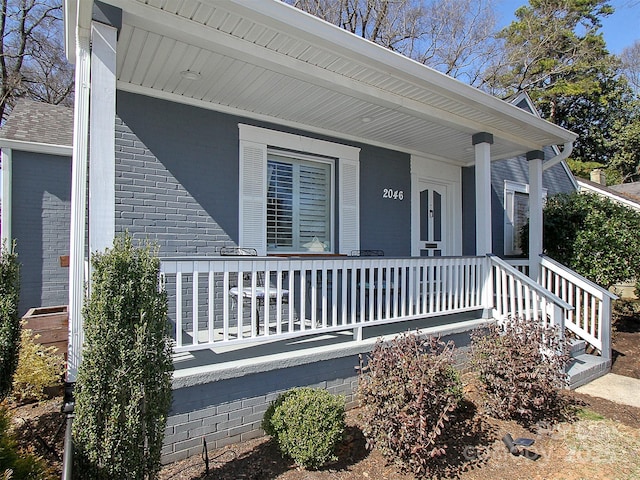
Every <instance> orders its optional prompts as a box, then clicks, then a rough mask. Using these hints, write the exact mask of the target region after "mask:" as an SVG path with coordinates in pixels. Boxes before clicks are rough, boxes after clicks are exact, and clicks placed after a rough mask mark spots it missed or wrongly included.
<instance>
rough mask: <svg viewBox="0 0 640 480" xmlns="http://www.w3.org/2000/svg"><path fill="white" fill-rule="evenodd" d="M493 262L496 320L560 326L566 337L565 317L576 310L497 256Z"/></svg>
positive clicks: (492, 282)
mask: <svg viewBox="0 0 640 480" xmlns="http://www.w3.org/2000/svg"><path fill="white" fill-rule="evenodd" d="M489 259H490V262H491V275H492V276H493V278H492V279H491V284H492V285H493V290H494V308H493V317H494V318H496V319H498V320H503V319H505V318H508V317H513V318H516V317H518V318H526V319H528V320H529V319H533V320H536V321H540V322H541V323H542V324H543V325H548V324H550V325H555V326H557V327H558V331H559V333H560V334H561V335H563V334H564V327H565V318H566V317H567V315H568V312H569V311H570V310H572V309H573V307H572V306H571V305H570V304H569V303H567V302H566V301H564V300H563V299H561V298H560V297H558V296H557V295H555V294H554V293H552V292H550V291H549V290H547V289H545V288H543V287H542V286H540V285H538V284H537V283H535V282H534V281H533V280H532V279H531V278H529V277H528V276H526V275H525V274H524V273H522V272H521V271H520V270H518V269H517V268H515V267H514V266H512V265H510V264H509V263H508V262H507V261H505V260H502V259H500V258H499V257H496V256H493V255H490V256H489Z"/></svg>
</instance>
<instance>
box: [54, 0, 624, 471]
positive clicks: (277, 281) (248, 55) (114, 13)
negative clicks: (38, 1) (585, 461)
mask: <svg viewBox="0 0 640 480" xmlns="http://www.w3.org/2000/svg"><path fill="white" fill-rule="evenodd" d="M65 12H66V19H67V21H66V23H65V29H66V31H65V35H66V46H67V56H68V57H69V59H70V60H71V61H72V62H74V63H75V64H76V101H75V120H74V121H75V124H74V130H75V132H76V137H75V140H74V145H73V170H72V182H73V185H74V186H77V188H76V189H74V190H73V193H72V198H71V220H70V228H71V243H70V295H69V297H70V301H69V313H70V338H69V340H70V350H69V377H70V378H71V379H73V378H74V375H75V372H76V370H77V366H78V364H79V362H80V361H81V353H82V317H81V314H80V312H81V307H82V285H83V282H84V280H85V278H84V271H85V270H84V263H85V260H86V256H85V252H86V250H87V248H88V250H89V251H95V250H102V249H104V248H106V247H108V246H110V245H111V243H112V240H113V238H114V236H115V235H117V234H120V233H122V232H124V231H125V230H128V231H129V232H130V233H131V234H132V235H133V236H134V237H136V238H139V239H144V238H149V239H151V240H153V241H155V242H157V243H158V244H159V245H160V254H161V256H162V281H163V284H164V286H165V288H166V289H167V292H168V295H169V302H170V306H169V310H170V314H169V315H170V320H171V322H172V327H173V336H174V339H175V347H174V350H175V366H176V371H175V374H174V379H173V386H174V400H173V406H172V410H171V417H170V419H169V426H168V429H167V432H166V439H165V450H164V458H165V461H171V460H175V459H179V458H184V457H186V456H189V455H195V454H198V453H200V452H201V449H202V444H203V440H205V439H206V441H207V444H208V445H209V446H222V445H225V444H228V443H231V442H237V441H241V440H243V439H247V438H251V437H253V436H256V435H261V434H262V432H261V430H260V419H261V415H262V413H263V412H264V410H265V409H266V407H267V405H268V402H270V401H271V400H272V399H274V398H275V397H276V396H277V395H278V393H280V392H282V391H284V390H286V389H288V388H290V387H293V386H300V385H314V386H321V387H323V388H327V389H329V390H330V391H333V392H336V393H341V394H343V395H345V396H346V398H347V401H348V402H349V403H350V404H352V403H353V402H354V398H353V391H354V385H355V382H356V381H357V378H356V373H355V372H356V371H355V367H356V366H357V365H358V355H359V354H361V353H364V354H366V353H367V352H368V351H370V349H371V347H372V345H373V344H374V342H375V341H376V339H378V338H385V337H387V336H392V335H395V334H397V333H398V332H401V331H406V330H407V329H417V328H419V329H420V330H421V331H422V332H423V333H432V334H441V335H446V336H449V337H450V338H455V339H456V342H457V343H458V344H459V345H465V344H466V342H467V340H468V334H469V332H470V330H472V329H473V328H475V327H477V326H480V325H484V324H486V322H492V321H499V320H501V319H504V318H506V317H508V316H510V315H511V316H513V315H521V316H528V317H532V318H535V319H538V320H539V321H541V322H552V323H555V324H558V325H559V326H560V327H561V331H564V330H565V329H568V330H570V331H572V332H573V333H574V334H575V335H577V336H578V337H580V338H583V339H584V342H588V343H590V344H591V345H592V346H593V347H594V349H595V351H597V352H598V355H597V356H592V357H593V358H594V359H595V360H594V361H593V362H594V364H595V365H597V367H596V368H597V369H598V372H601V371H603V370H606V368H608V366H609V365H610V343H609V340H610V324H609V323H608V322H609V321H610V316H609V315H610V300H611V296H610V295H608V294H606V293H604V292H602V290H601V289H599V288H598V287H597V286H595V285H593V284H590V283H589V282H587V281H586V280H584V279H582V278H581V277H579V276H577V275H576V274H574V273H573V272H571V271H569V270H568V269H566V268H565V267H563V266H562V265H558V264H557V263H555V262H553V261H552V260H550V259H548V258H546V257H544V256H540V254H541V253H542V202H543V199H544V195H545V194H551V193H553V192H555V191H563V190H567V189H572V188H575V184H574V181H573V179H572V177H571V175H570V174H569V173H568V170H566V168H565V167H564V166H563V164H562V162H563V160H564V159H565V158H566V157H567V156H568V155H569V154H570V152H571V149H572V145H573V141H574V140H575V138H576V137H575V135H574V134H573V133H571V132H568V131H566V130H563V129H562V128H559V127H557V126H555V125H552V124H550V123H548V122H546V121H544V120H542V119H540V118H539V117H538V116H536V115H535V114H533V113H532V112H531V111H527V110H526V108H525V109H523V108H518V106H516V105H512V104H509V103H506V102H504V101H502V100H499V99H496V98H494V97H491V96H489V95H487V94H485V93H483V92H481V91H479V90H477V89H474V88H472V87H470V86H467V85H464V84H462V83H460V82H458V81H456V80H453V79H451V78H449V77H447V76H445V75H442V74H440V73H438V72H436V71H434V70H432V69H430V68H428V67H425V66H424V65H421V64H418V63H416V62H413V61H411V60H409V59H407V58H405V57H402V56H400V55H397V54H396V53H394V52H391V51H389V50H387V49H384V48H381V47H379V46H378V45H375V44H373V43H370V42H368V41H366V40H363V39H362V38H359V37H357V36H354V35H352V34H350V33H348V32H346V31H344V30H341V29H339V28H337V27H335V26H332V25H330V24H328V23H326V22H323V21H322V20H319V19H317V18H315V17H312V16H310V15H307V14H305V13H303V12H301V11H298V10H296V9H295V8H293V7H290V6H289V5H286V4H284V3H282V2H280V1H276V0H262V1H260V2H247V1H244V0H220V1H215V2H213V1H206V0H205V1H197V0H177V1H174V2H157V1H154V0H147V1H143V0H140V1H139V0H125V1H115V0H113V1H111V0H110V1H107V2H97V1H96V2H92V1H90V0H86V1H85V0H67V1H65ZM514 101H515V102H516V103H521V102H523V101H524V102H525V103H526V99H523V98H518V99H514ZM522 106H523V105H520V107H522ZM525 106H526V105H525ZM89 139H90V141H89ZM508 159H515V160H508ZM502 162H505V163H504V164H503V163H502ZM508 162H510V163H508ZM553 172H555V173H553ZM545 192H546V193H545ZM87 199H88V202H87ZM87 211H88V212H89V215H88V234H87V232H86V230H85V226H86V222H85V220H86V212H87ZM527 215H528V216H529V218H530V222H531V233H532V234H531V235H530V244H529V252H531V255H530V257H529V258H527V259H523V260H520V261H518V262H512V263H513V264H517V267H518V268H515V267H514V266H513V265H512V264H510V263H508V262H507V261H505V259H504V258H502V257H505V258H506V257H508V256H512V255H517V253H518V248H519V245H518V244H517V235H515V233H514V232H515V231H517V229H518V224H519V222H522V219H523V217H526V216H527ZM230 247H231V249H230ZM238 247H240V248H242V249H244V250H239V249H238ZM234 248H235V249H234ZM228 253H232V255H228ZM374 254H375V256H373V255H374ZM496 254H497V255H496ZM523 272H526V274H525V273H523ZM583 306H592V307H588V312H587V311H585V310H583ZM583 364H586V361H585V362H583ZM576 378H577V377H576ZM584 378H586V374H584V375H582V377H581V379H580V381H583V380H584Z"/></svg>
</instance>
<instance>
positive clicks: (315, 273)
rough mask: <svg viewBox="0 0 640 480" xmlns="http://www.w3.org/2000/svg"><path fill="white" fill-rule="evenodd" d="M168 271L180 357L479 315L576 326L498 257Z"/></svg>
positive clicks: (329, 260)
mask: <svg viewBox="0 0 640 480" xmlns="http://www.w3.org/2000/svg"><path fill="white" fill-rule="evenodd" d="M161 265H162V266H161V269H162V277H163V281H164V284H165V288H166V289H167V292H168V296H169V313H170V318H171V320H172V322H173V324H174V326H175V331H174V338H175V341H176V347H175V350H176V351H177V352H181V351H192V350H198V349H207V348H212V347H214V346H218V345H229V344H241V343H261V342H266V341H273V340H281V339H285V338H292V337H299V336H306V335H316V334H323V333H328V332H337V331H352V332H353V334H354V337H355V338H356V339H359V338H361V337H362V329H363V328H365V327H367V326H372V325H380V324H384V323H395V322H403V321H408V320H413V319H419V318H429V317H436V316H440V315H443V314H450V313H459V312H465V311H472V310H483V311H484V312H488V313H489V314H490V316H492V317H493V318H496V319H498V320H500V319H504V318H507V317H509V316H518V317H525V318H534V319H536V320H540V321H541V322H550V323H552V324H554V325H558V326H559V327H560V331H561V332H562V331H564V328H563V327H564V321H565V318H572V319H573V318H575V316H570V313H569V312H570V311H571V310H572V306H571V305H570V304H569V303H570V302H567V301H565V300H563V299H561V298H559V296H558V295H556V294H554V293H552V292H550V291H548V290H546V289H544V288H543V287H541V286H539V285H537V284H536V283H535V282H533V281H532V280H531V279H529V277H527V276H525V275H524V274H522V273H521V272H519V271H518V270H516V269H515V268H513V267H512V266H510V265H509V264H508V263H506V262H505V261H503V260H500V259H499V258H498V257H495V256H487V257H429V258H389V257H357V258H356V257H324V258H314V259H309V258H293V257H292V258H273V257H268V258H267V257H209V258H178V259H163V260H162V264H161ZM554 285H555V284H554ZM581 295H582V294H581ZM580 298H583V297H582V296H581V297H580ZM488 316H489V315H485V317H488ZM601 323H602V322H601Z"/></svg>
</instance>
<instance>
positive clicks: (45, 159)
mask: <svg viewBox="0 0 640 480" xmlns="http://www.w3.org/2000/svg"><path fill="white" fill-rule="evenodd" d="M12 190H13V198H12V211H11V216H12V234H13V237H14V238H15V239H16V241H17V251H18V255H19V260H20V263H21V264H22V266H21V270H20V286H21V290H20V306H19V310H20V315H23V314H24V313H25V312H26V311H27V310H28V309H29V308H32V307H39V306H54V305H66V304H67V303H68V302H69V269H68V268H63V267H60V260H59V259H60V256H62V255H69V225H70V216H71V159H70V158H69V157H61V156H55V155H44V154H38V153H29V152H20V151H15V150H14V151H13V177H12Z"/></svg>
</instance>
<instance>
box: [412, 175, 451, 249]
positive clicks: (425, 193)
mask: <svg viewBox="0 0 640 480" xmlns="http://www.w3.org/2000/svg"><path fill="white" fill-rule="evenodd" d="M419 190H420V208H419V215H420V235H419V237H420V238H419V245H418V249H419V251H420V256H421V257H440V256H443V255H446V245H445V242H446V237H447V228H446V227H447V225H446V223H447V218H448V217H447V211H446V210H447V208H446V207H447V201H446V200H447V187H446V186H445V185H439V184H436V183H431V182H427V181H424V180H420V181H419Z"/></svg>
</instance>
